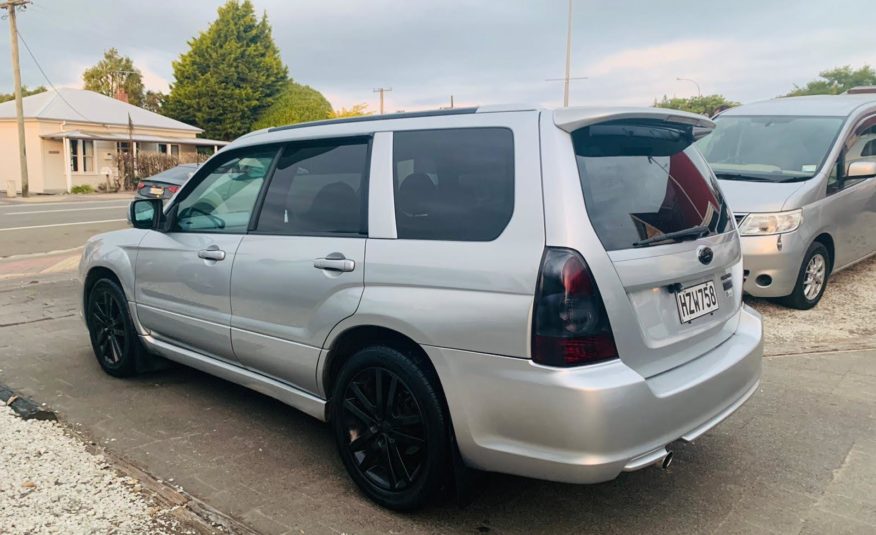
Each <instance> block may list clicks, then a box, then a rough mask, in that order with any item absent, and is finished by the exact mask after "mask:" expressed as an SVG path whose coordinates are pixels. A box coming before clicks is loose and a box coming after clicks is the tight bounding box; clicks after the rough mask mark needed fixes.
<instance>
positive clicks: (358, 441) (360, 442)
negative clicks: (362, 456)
mask: <svg viewBox="0 0 876 535" xmlns="http://www.w3.org/2000/svg"><path fill="white" fill-rule="evenodd" d="M373 438H374V434H373V433H372V432H371V430H370V429H369V430H367V431H365V432H364V433H362V434H360V435H359V436H357V437H356V438H354V439H353V440H351V441H350V451H353V452H357V451H362V450H364V449H366V448H367V447H369V446H370V445H371V441H372V439H373Z"/></svg>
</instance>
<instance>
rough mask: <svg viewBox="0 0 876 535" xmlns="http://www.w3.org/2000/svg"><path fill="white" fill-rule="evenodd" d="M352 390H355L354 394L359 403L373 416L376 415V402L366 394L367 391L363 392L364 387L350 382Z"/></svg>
mask: <svg viewBox="0 0 876 535" xmlns="http://www.w3.org/2000/svg"><path fill="white" fill-rule="evenodd" d="M350 391H351V392H353V395H354V396H356V399H358V400H359V403H361V404H362V406H363V407H365V410H366V411H368V412H369V413H370V414H371V416H376V413H375V407H374V403H371V401H370V400H369V399H368V398H367V397H366V396H365V393H364V392H362V389H361V388H360V387H359V385H358V384H356V383H350Z"/></svg>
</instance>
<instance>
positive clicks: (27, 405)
mask: <svg viewBox="0 0 876 535" xmlns="http://www.w3.org/2000/svg"><path fill="white" fill-rule="evenodd" d="M0 403H3V404H4V405H6V406H8V407H9V408H10V409H12V410H13V412H15V414H17V415H18V416H19V417H21V418H22V419H24V420H57V419H58V417H57V416H56V415H55V413H54V412H52V411H50V410H46V409H44V408H42V407H40V406H39V405H37V404H36V403H34V402H33V401H31V400H29V399H27V398H25V397H22V396H19V395H17V394H16V393H15V392H13V391H12V389H11V388H9V387H8V386H6V385H4V384H3V383H0Z"/></svg>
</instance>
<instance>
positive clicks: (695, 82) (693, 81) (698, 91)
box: [676, 78, 703, 96]
mask: <svg viewBox="0 0 876 535" xmlns="http://www.w3.org/2000/svg"><path fill="white" fill-rule="evenodd" d="M676 80H678V81H679V82H690V83H692V84H693V85H695V86H697V94H698V95H699V96H703V92H702V91H701V90H700V84H698V83H697V81H696V80H691V79H690V78H676Z"/></svg>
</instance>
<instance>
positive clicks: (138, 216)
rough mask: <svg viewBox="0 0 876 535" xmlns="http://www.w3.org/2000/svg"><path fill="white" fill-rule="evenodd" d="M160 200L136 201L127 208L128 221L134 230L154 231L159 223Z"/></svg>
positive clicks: (161, 202) (161, 206)
mask: <svg viewBox="0 0 876 535" xmlns="http://www.w3.org/2000/svg"><path fill="white" fill-rule="evenodd" d="M163 206H164V203H163V201H162V200H161V199H137V200H135V201H134V202H132V203H131V206H130V207H129V208H128V221H130V222H131V225H132V226H133V227H134V228H139V229H145V230H155V229H157V228H158V224H159V222H160V221H161V215H162V212H161V211H162V208H163Z"/></svg>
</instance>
